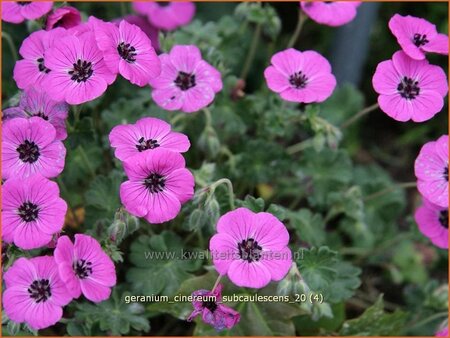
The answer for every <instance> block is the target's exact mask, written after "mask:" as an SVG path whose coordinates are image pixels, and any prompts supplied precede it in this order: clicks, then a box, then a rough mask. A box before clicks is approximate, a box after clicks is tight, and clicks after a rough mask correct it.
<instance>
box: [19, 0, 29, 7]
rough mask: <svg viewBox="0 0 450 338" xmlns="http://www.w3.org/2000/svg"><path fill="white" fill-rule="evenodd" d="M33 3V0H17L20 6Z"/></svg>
mask: <svg viewBox="0 0 450 338" xmlns="http://www.w3.org/2000/svg"><path fill="white" fill-rule="evenodd" d="M30 3H31V1H17V4H18V5H19V6H26V5H29V4H30Z"/></svg>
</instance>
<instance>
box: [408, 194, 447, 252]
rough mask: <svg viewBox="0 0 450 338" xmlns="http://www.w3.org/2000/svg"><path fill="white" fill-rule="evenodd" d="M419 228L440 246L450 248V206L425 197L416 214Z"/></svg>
mask: <svg viewBox="0 0 450 338" xmlns="http://www.w3.org/2000/svg"><path fill="white" fill-rule="evenodd" d="M414 217H415V219H416V222H417V225H418V226H419V230H420V232H421V233H422V234H424V235H425V236H426V237H428V238H429V239H430V240H431V242H432V243H433V244H434V245H436V246H437V247H439V248H442V249H448V207H440V206H437V205H435V204H433V203H431V202H429V201H428V200H426V199H424V200H423V204H422V205H421V206H420V207H419V208H418V209H417V210H416V213H415V215H414Z"/></svg>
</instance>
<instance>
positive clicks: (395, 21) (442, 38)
mask: <svg viewBox="0 0 450 338" xmlns="http://www.w3.org/2000/svg"><path fill="white" fill-rule="evenodd" d="M389 29H390V30H391V32H392V34H394V35H395V37H396V38H397V41H398V43H399V45H400V46H401V47H402V49H403V51H404V52H405V53H406V54H407V55H408V56H409V57H411V58H413V59H416V60H423V59H425V53H426V52H431V53H439V54H445V55H448V36H447V35H445V34H439V33H438V32H437V30H436V26H435V25H433V24H432V23H430V22H428V21H427V20H425V19H422V18H416V17H414V16H410V15H407V16H401V15H399V14H395V15H394V16H393V17H392V18H391V20H389Z"/></svg>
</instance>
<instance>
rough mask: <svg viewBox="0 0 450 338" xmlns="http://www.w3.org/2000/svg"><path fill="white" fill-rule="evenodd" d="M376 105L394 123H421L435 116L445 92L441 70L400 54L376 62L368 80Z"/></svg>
mask: <svg viewBox="0 0 450 338" xmlns="http://www.w3.org/2000/svg"><path fill="white" fill-rule="evenodd" d="M372 84H373V88H374V89H375V91H376V92H377V93H378V94H380V95H379V96H378V104H379V105H380V108H381V110H382V111H384V112H385V113H386V114H387V115H389V116H390V117H392V118H393V119H394V120H397V121H401V122H406V121H409V120H413V121H414V122H423V121H427V120H429V119H431V118H432V117H433V116H434V115H436V114H437V113H439V112H440V111H441V109H442V107H443V106H444V97H445V96H446V95H447V92H448V84H447V76H446V75H445V72H444V71H443V70H442V68H440V67H438V66H434V65H430V64H429V63H428V61H427V60H420V61H418V60H413V59H411V58H410V57H409V56H408V55H406V54H405V53H404V52H402V51H398V52H396V53H395V54H394V55H393V56H392V60H387V61H383V62H380V63H379V64H378V66H377V69H376V71H375V74H374V76H373V79H372Z"/></svg>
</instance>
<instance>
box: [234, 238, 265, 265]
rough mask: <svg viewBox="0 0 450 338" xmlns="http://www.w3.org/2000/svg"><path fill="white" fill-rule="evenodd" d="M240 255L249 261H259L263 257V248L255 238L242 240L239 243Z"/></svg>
mask: <svg viewBox="0 0 450 338" xmlns="http://www.w3.org/2000/svg"><path fill="white" fill-rule="evenodd" d="M238 250H239V257H241V259H243V260H244V261H247V262H249V263H251V262H253V261H259V260H260V258H261V252H262V248H261V246H259V245H258V242H257V241H255V240H254V239H253V238H249V239H247V240H242V242H240V243H238Z"/></svg>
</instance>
